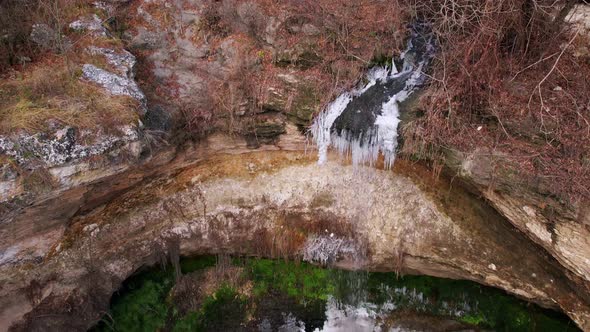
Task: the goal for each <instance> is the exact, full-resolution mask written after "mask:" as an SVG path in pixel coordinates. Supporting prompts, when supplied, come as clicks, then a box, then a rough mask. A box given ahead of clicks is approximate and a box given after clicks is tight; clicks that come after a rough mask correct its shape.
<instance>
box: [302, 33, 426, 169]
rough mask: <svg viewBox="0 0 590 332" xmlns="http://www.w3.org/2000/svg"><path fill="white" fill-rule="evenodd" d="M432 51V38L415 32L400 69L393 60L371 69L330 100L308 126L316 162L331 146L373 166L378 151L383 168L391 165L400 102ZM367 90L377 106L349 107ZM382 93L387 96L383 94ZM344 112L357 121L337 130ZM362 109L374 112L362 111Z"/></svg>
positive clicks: (417, 82)
mask: <svg viewBox="0 0 590 332" xmlns="http://www.w3.org/2000/svg"><path fill="white" fill-rule="evenodd" d="M432 53H433V45H432V43H431V39H428V40H426V38H425V37H424V36H423V35H419V34H418V33H416V32H415V33H414V34H413V36H412V38H411V40H410V41H409V43H408V48H407V49H406V51H404V52H403V53H402V54H401V56H400V59H401V60H403V66H402V69H401V71H398V70H397V68H396V67H395V62H393V61H392V66H391V67H378V68H373V69H372V70H370V71H369V73H368V74H367V75H366V81H367V83H366V84H364V85H362V86H360V87H358V88H356V89H354V90H352V91H350V92H345V93H343V94H341V95H340V96H338V98H336V100H334V101H333V102H332V103H330V104H329V105H328V106H327V107H326V109H325V110H324V111H323V112H322V113H321V114H320V115H319V116H318V117H317V118H316V120H315V121H314V123H313V124H312V126H311V135H312V137H313V139H314V141H315V143H316V144H317V146H318V163H319V164H323V163H325V162H326V160H327V153H328V148H329V147H330V146H332V147H333V148H335V149H336V150H337V151H338V152H339V153H340V155H346V156H348V155H350V156H351V157H352V162H353V165H366V164H369V165H373V164H374V163H375V161H376V160H377V158H378V157H379V154H380V153H381V154H382V155H383V157H384V161H385V167H386V168H391V167H392V166H393V163H394V161H395V153H396V148H397V127H398V124H399V122H400V120H399V103H400V102H403V101H404V100H406V99H407V98H408V96H410V95H411V94H412V92H414V91H415V90H416V89H417V88H418V87H419V86H420V85H421V84H422V83H423V82H424V78H425V75H424V72H423V69H424V67H425V66H426V65H427V63H428V62H429V60H430V58H431V55H432ZM369 90H371V92H370V95H368V96H365V97H368V99H369V102H370V101H371V98H372V96H375V95H376V97H375V98H373V99H372V100H373V102H375V101H377V102H379V100H384V102H383V103H381V104H380V105H376V109H374V110H371V109H370V107H371V106H370V105H369V106H368V107H369V109H367V108H366V107H365V108H364V109H356V108H355V107H354V106H352V104H353V103H351V102H352V101H353V100H355V99H357V98H361V97H362V96H363V94H365V93H369V92H368V91H369ZM384 93H389V95H387V96H383V94H384ZM378 94H381V95H378ZM383 97H385V98H383ZM351 107H352V108H353V109H351ZM347 108H348V110H347ZM345 111H348V112H349V113H352V115H349V118H351V117H352V118H353V121H355V122H356V123H355V124H354V125H355V126H357V128H355V130H349V129H347V128H344V129H342V128H340V130H339V131H338V130H336V128H334V127H335V126H334V124H335V122H336V121H337V120H338V118H339V117H341V116H342V114H343V112H345ZM362 112H372V113H373V114H361V113H362ZM354 117H357V119H354ZM372 117H374V120H373V119H372ZM364 119H371V120H370V121H373V122H372V123H365V124H362V123H361V124H360V125H359V122H362V121H369V120H364ZM363 126H366V127H363Z"/></svg>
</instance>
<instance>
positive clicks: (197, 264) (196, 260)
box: [180, 256, 216, 273]
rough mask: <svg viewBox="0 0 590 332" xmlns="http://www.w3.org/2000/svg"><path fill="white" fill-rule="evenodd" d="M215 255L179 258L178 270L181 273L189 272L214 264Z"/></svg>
mask: <svg viewBox="0 0 590 332" xmlns="http://www.w3.org/2000/svg"><path fill="white" fill-rule="evenodd" d="M215 262H216V260H215V256H198V257H193V258H183V259H181V260H180V270H181V271H182V273H191V272H195V271H198V270H202V269H204V268H206V267H211V266H215Z"/></svg>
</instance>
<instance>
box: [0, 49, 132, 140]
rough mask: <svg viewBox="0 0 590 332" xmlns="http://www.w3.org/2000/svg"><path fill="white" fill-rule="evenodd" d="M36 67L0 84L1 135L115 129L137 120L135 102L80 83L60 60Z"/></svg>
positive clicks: (76, 73) (49, 61) (73, 72)
mask: <svg viewBox="0 0 590 332" xmlns="http://www.w3.org/2000/svg"><path fill="white" fill-rule="evenodd" d="M52 60H53V61H51V60H48V61H44V62H42V63H38V64H36V65H35V66H34V67H32V68H29V69H28V70H27V71H25V72H20V73H18V75H17V76H16V77H14V78H11V79H6V80H3V81H2V82H1V83H0V134H11V133H14V132H17V131H19V130H24V131H25V132H28V133H36V132H45V131H47V130H48V129H51V128H53V129H56V128H61V127H63V126H74V127H78V128H80V129H96V126H97V124H101V125H102V126H103V128H116V127H117V126H120V125H125V124H130V123H134V121H136V119H137V114H136V112H135V108H136V107H138V105H137V103H136V101H135V100H133V99H132V98H130V97H127V96H111V95H109V94H107V93H106V92H104V91H102V90H101V89H100V88H98V87H95V86H92V85H90V84H87V83H84V82H82V81H80V75H81V72H80V71H79V70H74V71H71V70H70V68H69V67H68V65H67V64H66V63H65V61H64V60H63V59H62V58H57V59H52Z"/></svg>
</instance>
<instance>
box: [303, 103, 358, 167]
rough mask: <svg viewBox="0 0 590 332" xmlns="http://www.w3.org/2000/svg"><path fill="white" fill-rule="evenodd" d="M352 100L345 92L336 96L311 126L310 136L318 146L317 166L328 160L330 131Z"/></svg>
mask: <svg viewBox="0 0 590 332" xmlns="http://www.w3.org/2000/svg"><path fill="white" fill-rule="evenodd" d="M351 100H352V96H351V95H350V93H348V92H345V93H343V94H341V95H340V96H338V98H336V100H334V101H333V102H332V103H330V105H328V107H327V108H326V110H325V111H324V112H322V113H321V114H320V115H319V116H318V118H317V119H316V121H315V122H314V123H313V124H312V126H311V134H312V136H313V137H314V139H315V141H316V144H317V146H318V164H320V165H321V164H323V163H325V162H326V161H327V160H328V147H329V146H330V130H331V129H332V124H334V121H336V119H337V118H338V117H339V116H340V114H342V112H343V111H344V109H345V108H346V105H348V103H349V102H350V101H351Z"/></svg>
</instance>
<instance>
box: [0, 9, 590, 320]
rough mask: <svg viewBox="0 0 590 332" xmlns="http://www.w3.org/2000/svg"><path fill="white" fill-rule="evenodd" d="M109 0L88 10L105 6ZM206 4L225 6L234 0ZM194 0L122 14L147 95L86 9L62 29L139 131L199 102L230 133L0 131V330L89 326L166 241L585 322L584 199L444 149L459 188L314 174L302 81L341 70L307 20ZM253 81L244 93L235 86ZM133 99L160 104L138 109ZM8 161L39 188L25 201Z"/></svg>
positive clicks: (418, 178)
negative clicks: (433, 287)
mask: <svg viewBox="0 0 590 332" xmlns="http://www.w3.org/2000/svg"><path fill="white" fill-rule="evenodd" d="M117 2H121V3H124V2H125V1H117ZM113 3H114V1H110V3H108V4H101V6H103V7H104V8H105V10H107V11H111V12H113V11H114V9H112V8H113V7H111V4H113ZM214 3H215V4H216V5H219V6H221V7H219V8H217V9H218V10H222V9H223V8H224V7H222V5H223V4H224V3H230V4H231V1H229V2H228V1H222V2H214ZM207 4H208V3H206V2H201V1H187V2H186V3H184V2H182V1H174V2H169V1H160V0H154V1H149V2H148V1H138V2H136V3H133V4H130V5H129V6H130V7H129V8H130V10H131V12H130V18H131V20H132V21H133V22H134V23H133V26H132V27H131V28H130V29H129V30H128V31H126V32H125V33H124V36H125V39H126V42H127V43H128V46H129V49H130V50H131V51H133V52H136V53H135V54H136V55H137V56H138V58H139V57H140V56H141V60H142V63H143V64H144V65H145V68H142V69H145V70H146V71H147V72H148V75H150V77H149V78H150V79H151V81H150V82H152V83H153V84H154V85H156V87H157V88H158V89H155V87H150V86H146V84H143V85H141V88H140V87H139V85H138V84H137V83H136V81H135V75H134V70H133V68H134V65H135V63H136V60H135V57H134V56H133V55H132V54H131V53H129V52H128V51H126V50H124V49H123V48H122V47H121V46H112V47H111V46H109V47H106V46H105V45H118V44H117V43H116V41H114V40H111V39H109V38H111V34H110V33H109V32H108V31H107V30H106V28H105V26H104V24H103V20H102V19H101V18H100V17H98V16H95V15H92V16H88V17H84V18H81V19H80V20H77V21H75V22H74V23H72V24H71V25H70V27H71V28H72V29H75V30H81V31H84V33H87V34H89V35H90V36H91V37H92V38H95V39H96V40H97V43H96V44H92V43H91V45H88V46H84V47H83V50H81V52H87V53H88V54H92V55H95V56H99V57H101V59H102V60H101V61H94V62H92V63H80V64H79V65H80V66H79V68H80V69H81V74H82V77H81V79H82V80H83V81H84V82H88V83H89V84H93V85H95V86H97V87H100V88H102V89H104V91H108V92H109V93H110V94H112V95H113V96H116V95H126V96H130V97H132V98H134V99H135V100H136V101H137V102H138V103H139V104H140V107H139V108H138V113H139V114H143V113H144V112H147V113H146V114H145V118H144V119H145V120H146V122H150V123H151V122H154V123H157V125H154V126H153V128H158V129H159V130H160V129H162V130H167V129H169V128H170V126H171V125H170V122H171V120H170V119H171V118H172V113H174V111H175V110H185V109H199V110H200V109H201V108H200V107H203V108H206V107H211V105H216V107H218V108H219V109H220V110H221V111H219V112H220V113H223V116H221V117H220V119H221V120H220V121H225V122H226V123H225V124H224V125H227V124H230V125H231V124H234V122H235V123H238V122H241V121H242V122H243V123H240V125H239V126H238V125H236V128H238V129H236V130H235V132H233V133H234V134H236V133H237V135H230V136H226V135H222V134H213V135H210V136H208V137H207V139H203V140H202V141H200V142H199V143H195V144H194V145H192V146H191V147H190V148H187V150H185V151H183V152H178V151H175V149H174V148H161V149H159V150H157V151H154V152H153V153H152V155H151V156H150V157H149V158H147V159H146V160H140V155H141V152H142V150H143V147H144V146H145V145H146V144H147V141H148V139H147V138H146V135H145V132H144V128H143V127H142V125H141V123H132V124H130V125H129V126H123V127H121V128H116V129H117V130H115V133H113V132H111V131H107V130H106V129H107V128H98V127H97V130H95V131H88V132H87V131H83V130H80V129H79V128H75V127H71V126H67V127H64V126H54V127H52V128H51V130H50V131H48V132H47V133H14V134H12V135H5V136H0V160H2V161H3V164H2V165H1V167H0V203H1V204H3V205H1V206H0V212H1V216H0V331H4V330H9V329H12V330H16V331H25V330H26V331H45V330H56V331H78V330H84V329H87V328H88V327H89V326H92V325H93V324H94V323H95V322H96V321H97V320H98V319H99V318H100V316H101V315H102V313H103V312H104V311H105V310H106V309H107V308H108V302H109V298H110V296H111V294H112V293H113V292H114V291H116V290H117V288H118V287H119V286H120V285H121V283H122V282H123V281H124V280H125V279H126V278H127V277H129V276H130V275H131V274H132V273H133V272H134V271H137V270H138V269H139V268H141V267H142V266H144V265H148V264H153V263H155V262H156V261H159V260H160V259H161V257H162V256H165V255H166V254H167V251H168V249H167V248H169V245H170V243H177V244H179V245H180V249H181V254H183V255H196V254H205V253H207V254H215V253H231V254H237V255H239V254H243V255H254V256H267V257H291V258H294V257H297V258H303V259H306V260H309V261H312V262H315V263H318V264H333V265H336V266H340V267H343V268H351V269H353V268H354V269H356V268H360V269H367V270H375V271H397V272H401V273H420V274H428V275H434V276H441V277H449V278H462V279H470V280H474V281H477V282H480V283H483V284H486V285H491V286H494V287H498V288H501V289H504V290H506V291H508V292H510V293H512V294H515V295H517V296H519V297H522V298H525V299H528V300H530V301H534V302H536V303H539V304H541V305H543V306H546V307H551V308H555V309H560V310H563V311H564V312H566V313H567V314H568V315H569V316H570V317H572V319H574V320H575V322H576V323H577V324H578V325H579V326H580V327H581V328H583V329H585V330H590V242H589V240H588V239H590V234H589V232H590V229H589V227H588V225H590V216H589V215H590V210H589V209H587V208H586V209H585V208H584V205H583V204H582V203H580V206H578V207H576V208H573V209H571V208H568V207H565V206H563V205H562V204H560V203H559V202H555V201H552V200H550V199H548V198H547V197H543V195H542V194H540V193H535V192H534V191H527V190H505V188H504V187H503V186H502V185H501V184H502V183H498V181H496V180H495V179H493V178H492V177H491V175H490V174H492V173H491V172H490V167H491V165H492V163H491V162H490V161H489V159H486V158H485V156H486V155H489V154H485V153H482V154H481V155H478V154H474V155H459V154H457V155H454V156H447V158H446V162H447V166H448V168H449V169H451V170H455V171H458V173H459V174H460V176H461V180H462V181H463V182H461V183H462V185H457V182H456V181H455V182H451V183H452V185H451V183H449V181H447V180H444V179H443V180H441V181H440V182H436V181H431V180H429V179H431V177H432V172H431V171H428V170H426V169H425V168H423V167H421V166H420V165H415V164H411V163H407V162H404V161H403V160H399V161H398V162H397V164H396V166H395V168H394V170H393V171H383V170H379V169H377V170H374V169H366V170H365V169H363V170H362V172H359V171H358V170H356V171H355V169H354V168H353V167H350V166H346V165H342V163H341V162H338V161H336V160H334V158H332V160H329V161H328V162H327V164H326V165H324V166H322V167H320V166H317V165H316V160H315V153H310V152H309V151H308V150H309V149H311V147H309V146H307V145H306V137H305V136H304V135H302V134H301V132H302V131H304V130H305V129H306V128H307V126H308V125H309V123H310V121H311V119H312V116H313V114H314V112H317V111H319V108H320V105H321V101H322V100H323V98H327V97H328V96H329V94H327V93H325V94H326V95H324V93H320V92H318V91H327V90H321V89H318V87H321V83H322V82H319V81H317V80H314V79H315V77H317V76H318V75H321V74H322V73H325V71H329V72H331V74H334V73H336V76H337V77H340V76H338V75H340V70H341V69H342V68H346V67H347V66H346V63H347V62H343V63H344V65H342V63H340V62H339V63H340V64H341V66H340V67H338V68H336V67H332V66H333V65H335V63H336V62H338V61H341V59H336V60H334V61H332V62H331V63H329V65H326V66H328V67H329V68H324V67H321V70H320V66H318V63H319V61H320V60H321V59H322V57H323V56H324V55H322V54H318V52H319V51H318V52H316V51H317V50H314V45H315V44H316V43H318V42H320V41H321V40H322V38H320V37H321V36H322V33H323V32H324V31H323V29H322V28H320V27H319V25H318V24H317V23H318V22H313V21H312V20H311V19H309V18H306V17H304V16H300V15H296V14H293V13H290V12H288V11H273V12H271V13H263V14H268V15H267V16H265V19H264V20H262V22H263V23H260V22H259V21H260V15H261V12H260V7H259V6H258V5H256V2H255V1H249V2H240V5H239V6H235V7H231V6H230V9H232V11H231V12H230V14H232V15H233V13H234V11H235V16H232V17H234V18H235V22H236V26H235V27H232V30H231V31H232V32H231V33H229V30H227V29H228V27H225V26H222V25H219V20H218V17H216V16H215V15H213V16H210V15H208V13H209V14H210V12H209V11H208V10H209V9H210V8H208V7H207V6H206V5H207ZM101 8H102V7H101ZM234 9H235V10H234ZM220 12H222V11H216V12H215V13H217V14H219V13H220ZM163 18H164V19H163ZM286 34H288V35H286ZM219 36H223V38H220V37H219ZM285 36H287V37H288V38H286V37H285ZM366 36H368V34H367V35H366ZM291 38H294V39H296V40H295V42H294V45H290V44H289V42H291V41H293V40H291ZM351 38H352V37H351ZM367 38H368V37H367ZM104 39H107V41H108V42H105V40H104ZM39 40H41V39H39ZM100 41H102V42H100ZM74 47H75V46H74ZM350 47H351V50H357V51H358V46H356V48H355V45H350ZM359 54H360V53H359ZM346 56H347V57H349V55H348V54H347V55H346ZM361 60H362V59H361ZM324 65H325V64H324ZM267 66H269V67H268V68H270V69H264V68H267ZM314 70H315V71H314ZM253 72H256V73H257V75H259V76H256V78H259V79H260V81H257V82H259V83H260V84H257V85H255V86H256V88H257V89H256V91H255V92H256V93H254V92H252V91H245V90H244V87H243V86H240V85H239V82H241V81H243V79H245V78H248V79H251V77H250V76H249V75H250V74H251V73H253ZM138 76H139V75H138ZM347 77H348V78H349V81H351V79H350V77H356V76H355V73H354V72H351V73H348V76H347ZM230 83H231V84H230ZM348 83H351V82H348ZM151 88H154V91H149V92H148V90H151ZM213 88H214V89H213ZM324 88H325V87H324ZM211 89H213V90H215V91H211ZM144 91H145V94H144ZM246 92H247V93H246ZM146 95H147V97H146ZM148 98H154V99H155V100H157V101H158V102H161V104H162V105H161V106H160V105H158V106H153V107H152V105H149V106H150V107H147V99H148ZM220 101H222V102H224V103H220ZM202 119H207V117H203V118H202ZM198 120H199V121H200V120H201V118H198ZM218 120H219V119H218ZM232 121H233V122H232ZM202 122H204V123H205V122H206V121H205V120H203V121H202ZM206 124H207V125H210V126H211V127H212V128H213V127H215V128H217V127H216V126H219V124H218V123H216V124H215V125H212V124H209V123H208V122H207V123H206ZM224 128H226V127H224ZM110 129H112V128H110ZM229 132H232V131H231V130H229ZM162 145H163V144H162ZM253 149H257V150H256V151H253ZM306 151H307V153H306ZM1 158H5V159H1ZM4 160H9V161H10V162H4ZM381 166H382V165H381ZM22 169H28V170H35V171H37V173H34V174H35V175H36V178H37V179H39V181H41V182H43V181H49V183H50V186H49V187H50V188H49V189H48V190H47V191H46V192H44V193H43V194H42V195H33V194H30V193H29V192H27V190H26V188H24V185H23V181H24V179H23V176H22V174H21V171H22ZM509 181H510V179H505V182H509ZM500 182H501V181H500ZM492 184H494V185H496V187H495V188H491V187H492V186H491V185H492ZM498 184H500V185H499V186H498ZM521 189H522V188H521ZM479 196H482V197H483V198H485V201H484V200H481V199H479Z"/></svg>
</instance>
